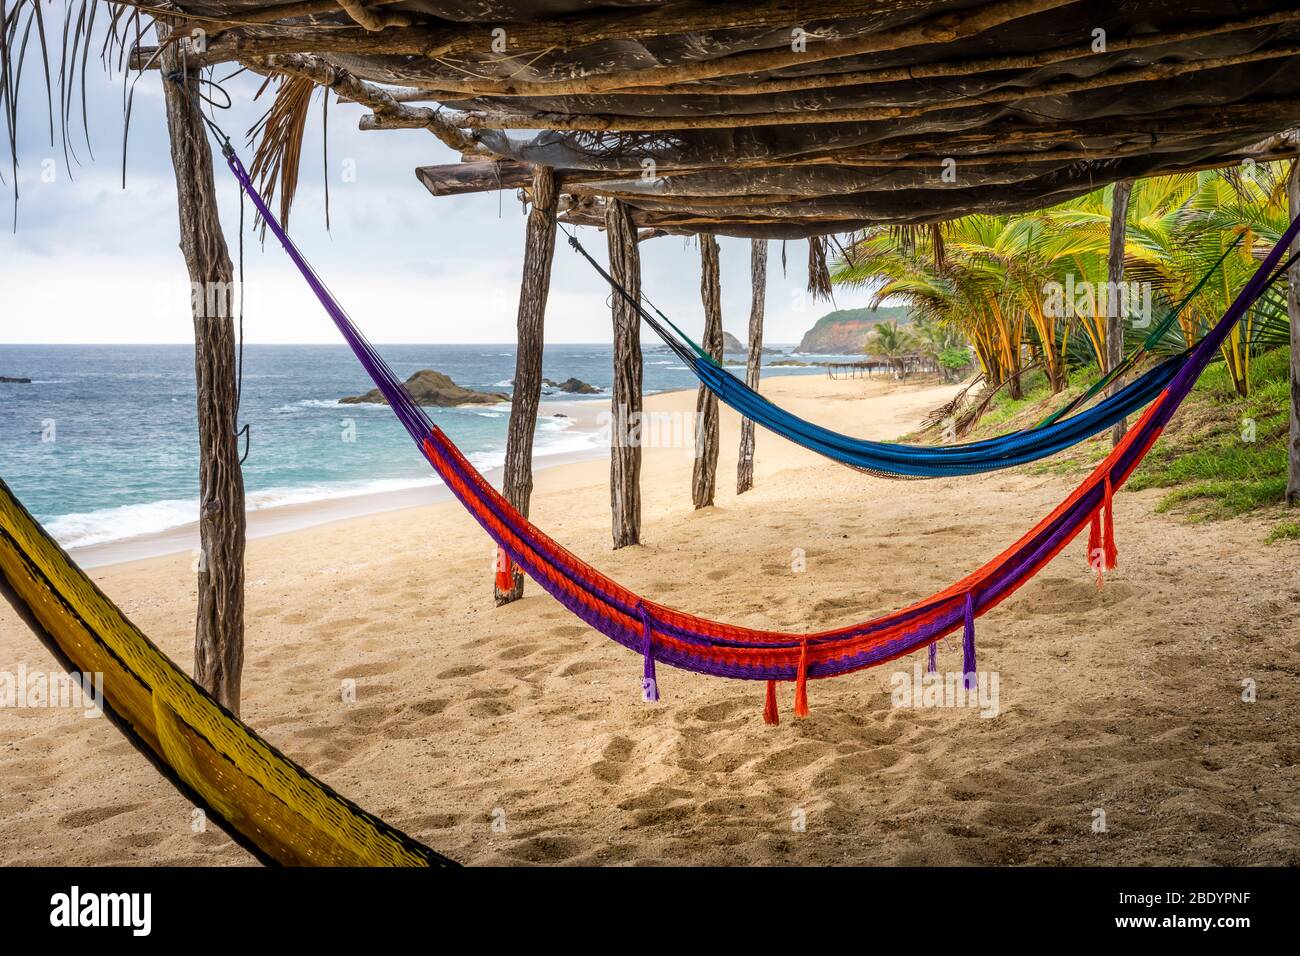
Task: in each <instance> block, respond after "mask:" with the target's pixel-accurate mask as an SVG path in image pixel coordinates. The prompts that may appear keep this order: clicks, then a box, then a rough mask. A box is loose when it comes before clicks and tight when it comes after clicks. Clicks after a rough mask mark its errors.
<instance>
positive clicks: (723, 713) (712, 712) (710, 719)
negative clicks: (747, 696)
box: [690, 700, 754, 724]
mask: <svg viewBox="0 0 1300 956" xmlns="http://www.w3.org/2000/svg"><path fill="white" fill-rule="evenodd" d="M753 711H754V703H753V701H741V700H724V701H719V702H718V703H716V704H704V705H703V706H701V707H696V708H695V709H694V710H692V711H690V716H691V717H694V718H695V719H696V720H703V721H705V722H706V723H710V724H716V723H721V722H722V721H725V720H731V719H732V718H734V717H738V716H740V715H741V714H742V713H745V714H749V715H751V716H752V715H753Z"/></svg>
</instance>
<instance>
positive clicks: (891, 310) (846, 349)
mask: <svg viewBox="0 0 1300 956" xmlns="http://www.w3.org/2000/svg"><path fill="white" fill-rule="evenodd" d="M908 318H909V313H908V309H907V307H906V306H893V307H890V306H882V307H880V308H878V309H838V310H836V311H835V312H830V313H828V314H826V315H823V316H822V317H821V318H820V319H818V320H817V322H816V324H815V325H813V327H812V328H811V329H809V330H808V331H807V332H805V333H804V336H803V338H802V339H801V340H800V342H799V348H798V349H797V350H796V351H799V352H812V353H815V354H821V355H858V354H860V353H862V352H864V351H866V348H867V336H869V335H870V334H871V330H872V329H873V328H875V327H876V325H878V324H879V323H881V322H889V321H892V320H895V319H896V320H898V321H899V322H907V321H908Z"/></svg>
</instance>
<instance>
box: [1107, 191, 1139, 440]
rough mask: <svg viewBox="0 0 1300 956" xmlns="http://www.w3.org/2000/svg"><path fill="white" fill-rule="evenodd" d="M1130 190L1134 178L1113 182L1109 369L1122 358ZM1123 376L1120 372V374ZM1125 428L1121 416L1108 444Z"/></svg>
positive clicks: (1119, 384)
mask: <svg viewBox="0 0 1300 956" xmlns="http://www.w3.org/2000/svg"><path fill="white" fill-rule="evenodd" d="M1132 192H1133V180H1131V179H1121V180H1120V181H1119V182H1117V183H1116V184H1115V195H1114V197H1113V198H1112V200H1111V207H1110V254H1109V259H1108V262H1107V267H1108V268H1107V272H1108V275H1107V277H1106V278H1107V281H1108V282H1109V289H1108V292H1109V294H1108V295H1107V296H1106V368H1105V369H1104V370H1103V371H1107V372H1109V371H1110V370H1111V369H1113V368H1114V367H1115V366H1116V365H1118V364H1119V363H1120V362H1122V361H1124V310H1123V308H1122V305H1123V303H1124V301H1125V297H1124V296H1121V295H1120V294H1119V290H1120V286H1121V285H1123V283H1124V240H1125V236H1126V233H1127V231H1128V200H1129V196H1130V195H1131V194H1132ZM1121 377H1122V376H1121ZM1123 387H1124V383H1123V382H1122V381H1119V380H1116V381H1115V382H1113V383H1112V384H1111V386H1110V388H1109V389H1108V391H1107V394H1110V395H1114V394H1115V393H1116V392H1118V391H1119V390H1120V389H1121V388H1123ZM1127 432H1128V421H1127V420H1126V419H1123V418H1121V419H1120V420H1119V421H1117V422H1116V423H1115V424H1114V425H1113V426H1111V429H1110V443H1111V445H1118V444H1119V443H1120V442H1121V441H1122V440H1123V439H1124V435H1125V434H1126V433H1127Z"/></svg>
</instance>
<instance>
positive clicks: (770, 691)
mask: <svg viewBox="0 0 1300 956" xmlns="http://www.w3.org/2000/svg"><path fill="white" fill-rule="evenodd" d="M780 722H781V712H780V711H778V710H777V709H776V681H774V680H770V681H768V682H767V699H766V700H764V701H763V723H765V724H772V725H776V724H779V723H780Z"/></svg>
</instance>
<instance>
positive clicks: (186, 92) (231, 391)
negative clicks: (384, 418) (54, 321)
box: [163, 45, 244, 714]
mask: <svg viewBox="0 0 1300 956" xmlns="http://www.w3.org/2000/svg"><path fill="white" fill-rule="evenodd" d="M175 49H176V47H175V45H172V46H170V47H169V48H168V52H167V53H165V54H164V57H165V58H166V59H165V60H164V65H163V75H164V76H167V77H168V79H167V80H165V81H164V82H163V92H164V97H165V102H166V108H167V133H168V136H169V138H170V140H171V154H172V166H173V168H174V169H175V172H176V198H177V205H178V207H179V210H180V247H181V253H182V255H184V257H185V266H186V268H187V269H188V270H189V274H190V289H191V296H190V299H191V312H192V316H193V320H194V378H195V386H196V391H197V393H198V425H199V548H200V550H199V559H198V578H199V581H198V613H197V617H196V620H195V626H194V679H195V680H197V681H198V682H199V683H200V684H201V685H202V686H203V687H204V688H206V689H207V690H208V691H209V692H210V693H211V694H212V696H213V697H215V698H216V699H217V701H218V702H219V703H221V704H222V705H224V706H225V707H226V708H227V709H229V710H230V711H231V712H232V713H235V714H238V713H239V688H240V677H241V674H242V672H243V667H244V476H243V472H242V471H241V470H240V466H239V437H238V434H237V431H238V426H237V425H236V421H235V419H236V416H237V414H238V412H237V408H236V400H237V394H238V382H237V368H236V364H235V327H234V317H233V315H234V313H233V310H232V308H231V306H232V302H233V299H234V296H233V283H234V270H233V268H232V267H231V264H230V253H229V252H228V250H227V248H226V240H225V237H224V236H223V235H222V233H221V220H220V219H219V218H218V216H217V194H216V186H215V184H214V182H213V176H212V152H211V150H210V149H209V148H208V134H207V130H206V129H205V128H204V125H203V120H202V116H201V114H200V112H199V109H200V103H201V100H200V99H199V89H198V73H197V72H194V71H186V72H180V71H179V68H180V64H179V62H178V60H177V59H176V57H175V56H174V51H175Z"/></svg>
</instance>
